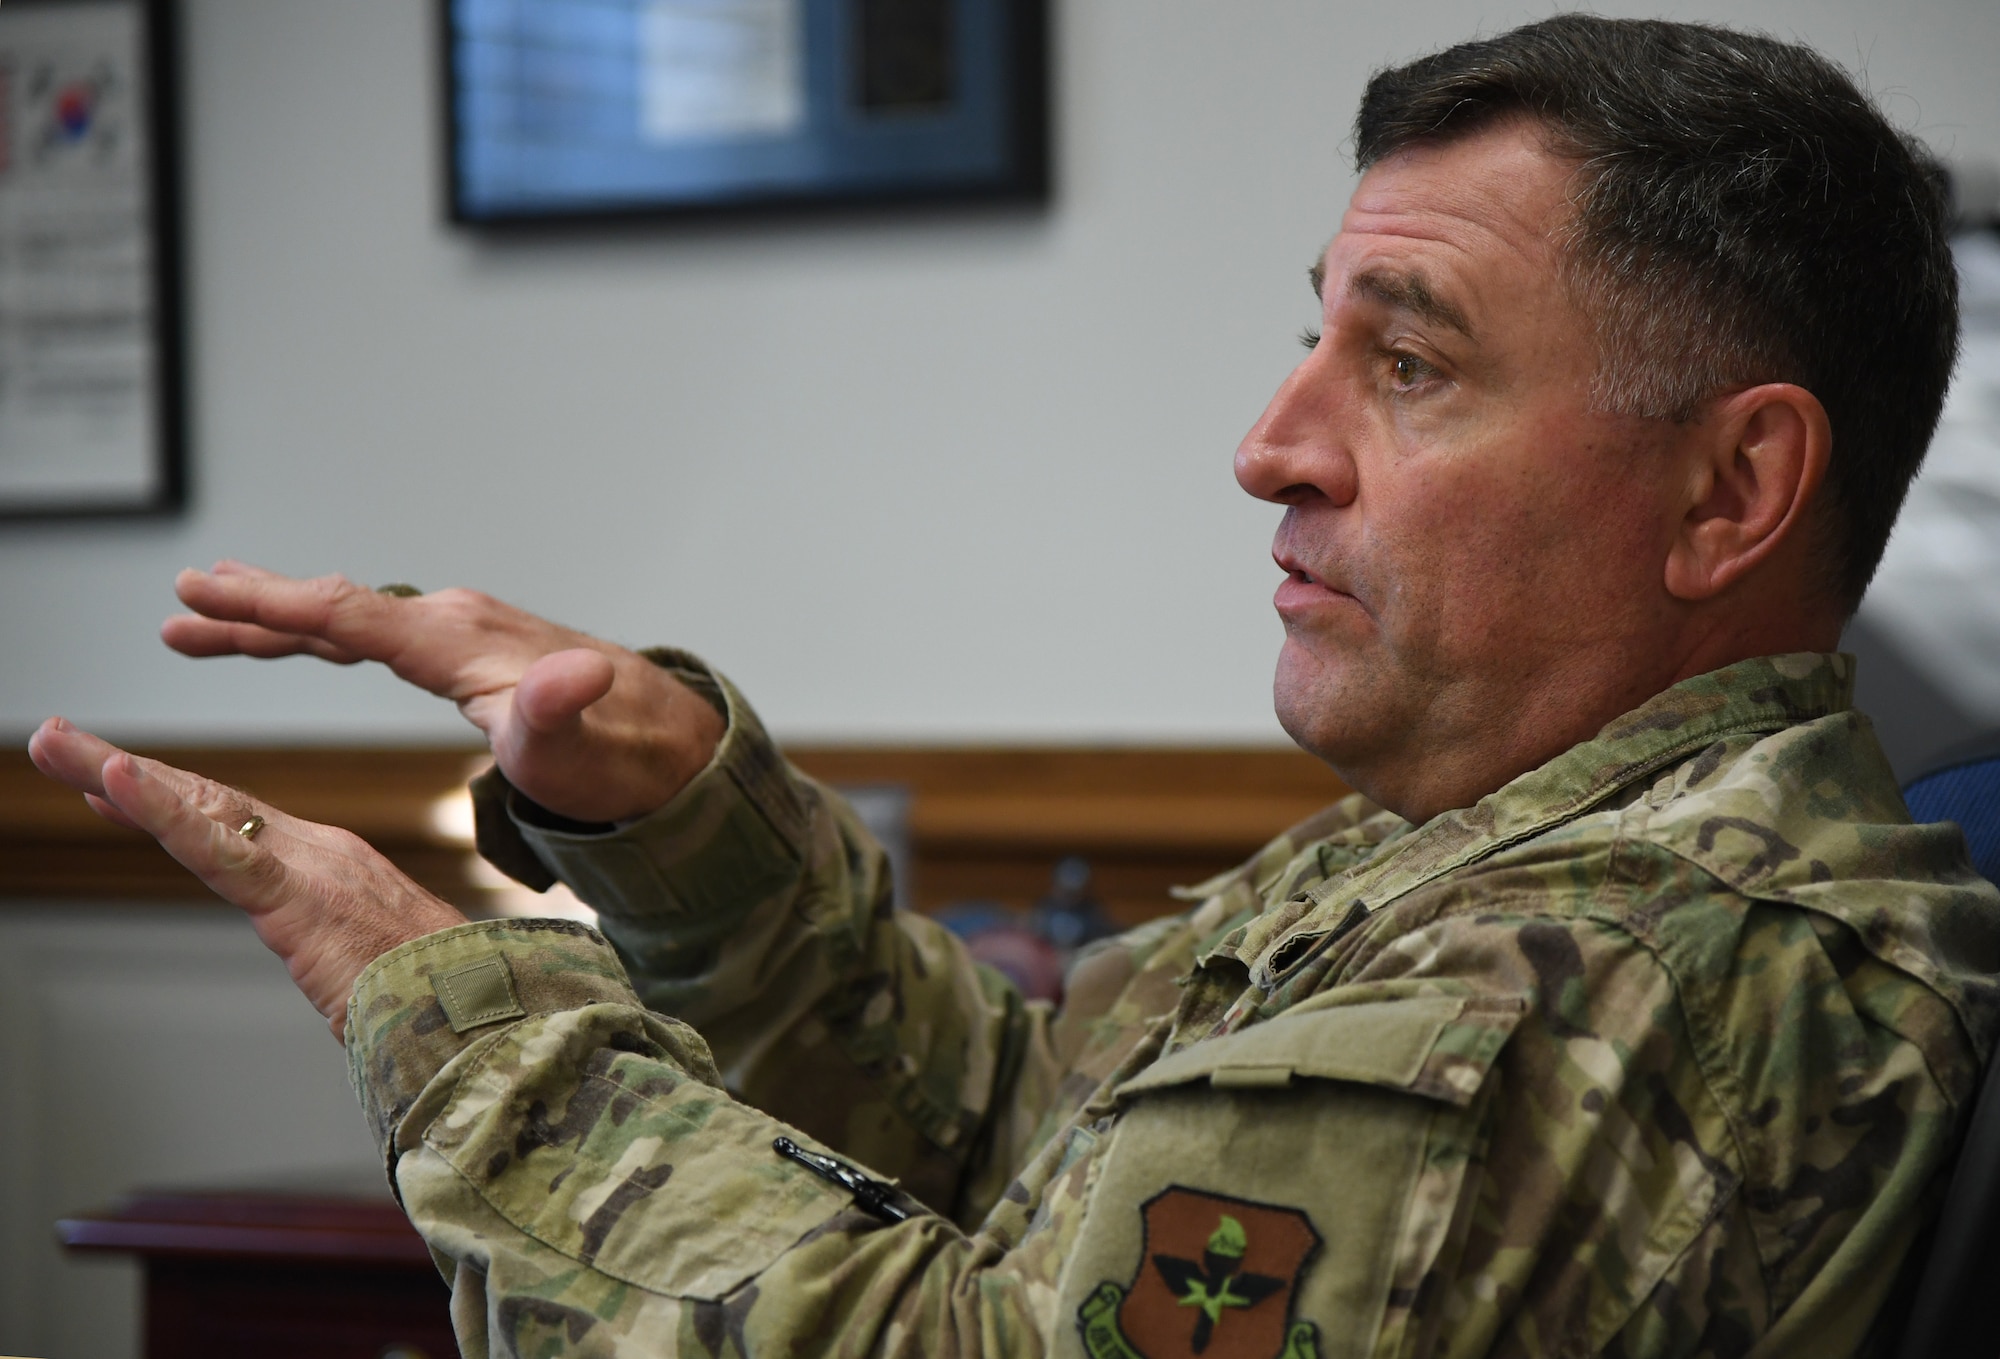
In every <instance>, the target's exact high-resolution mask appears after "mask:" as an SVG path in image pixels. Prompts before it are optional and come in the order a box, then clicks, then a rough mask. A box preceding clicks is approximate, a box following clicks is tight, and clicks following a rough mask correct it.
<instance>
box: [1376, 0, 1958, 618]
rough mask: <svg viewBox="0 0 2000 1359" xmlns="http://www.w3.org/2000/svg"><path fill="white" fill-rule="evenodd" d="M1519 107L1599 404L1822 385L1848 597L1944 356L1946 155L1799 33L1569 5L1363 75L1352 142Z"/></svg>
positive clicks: (1911, 473) (1881, 526) (1840, 592)
mask: <svg viewBox="0 0 2000 1359" xmlns="http://www.w3.org/2000/svg"><path fill="white" fill-rule="evenodd" d="M1523 115H1525V116H1528V117H1531V118H1533V119H1535V120H1536V121H1537V122H1539V123H1540V124H1541V125H1542V126H1543V128H1544V129H1546V132H1547V135H1548V137H1549V147H1550V150H1551V151H1553V152H1554V153H1556V154H1558V155H1561V156H1564V157H1565V158H1568V159H1571V160H1574V161H1575V162H1576V163H1577V166H1578V174H1577V178H1576V181H1575V195H1576V203H1577V217H1576V222H1575V225H1574V228H1573V230H1572V233H1571V236H1570V239H1569V240H1568V242H1567V250H1566V259H1567V261H1568V265H1569V269H1570V275H1571V279H1570V281H1571V285H1572V287H1573V289H1574V290H1575V292H1576V295H1577V296H1578V298H1579V299H1580V300H1581V301H1582V302H1583V303H1584V305H1585V306H1586V307H1587V308H1588V309H1589V310H1590V311H1591V312H1592V313H1593V314H1594V315H1595V317H1596V318H1597V325H1598V331H1599V343H1600V353H1601V358H1600V361H1599V368H1598V372H1597V375H1596V380H1595V393H1596V399H1597V401H1598V404H1599V405H1600V406H1601V407H1603V408H1604V409H1607V410H1610V411H1614V412H1618V413H1622V414H1631V415H1638V416H1644V417H1650V418H1656V419H1666V420H1675V421H1685V420H1690V419H1695V418H1698V417H1699V415H1700V413H1701V409H1702V407H1703V406H1704V405H1705V404H1706V403H1707V402H1708V401H1709V400H1710V399H1711V398H1713V397H1715V396H1718V395H1721V394H1723V393H1726V392H1729V391H1733V390H1741V389H1742V388H1744V387H1747V386H1751V385H1755V384H1757V383H1762V382H1792V383H1796V384H1798V385H1799V386H1801V387H1804V388H1805V389H1806V390H1807V391H1810V392H1811V393H1812V394H1813V395H1814V396H1816V397H1817V398H1819V401H1820V403H1821V404H1822V405H1823V406H1824V407H1825V408H1826V412H1827V417H1828V420H1829V422H1830V423H1831V425H1832V428H1833V452H1832V458H1831V464H1830V466H1829V469H1828V472H1827V481H1826V487H1825V489H1826V492H1827V494H1826V497H1825V501H1824V503H1825V505H1826V510H1827V513H1826V514H1825V516H1824V517H1823V519H1822V522H1821V523H1820V524H1818V525H1816V526H1815V527H1816V529H1817V531H1818V546H1819V548H1820V551H1821V556H1822V560H1823V562H1824V566H1825V581H1826V586H1827V588H1828V590H1829V591H1830V592H1831V593H1832V594H1833V596H1834V598H1836V599H1837V600H1838V601H1839V602H1840V603H1841V604H1842V606H1843V607H1844V608H1846V609H1847V610H1849V611H1851V610H1852V609H1853V608H1854V607H1855V606H1856V605H1857V604H1859V602H1860V600H1861V596H1862V593H1863V592H1864V591H1865V590H1866V589H1867V587H1868V582H1869V580H1870V578H1871V577H1872V576H1873V575H1874V573H1875V567H1876V565H1877V563H1879V562H1880V560H1881V557H1882V550H1883V548H1884V547H1885V546H1886V545H1887V543H1888V540H1889V532H1890V530H1891V528H1893V527H1894V525H1895V520H1896V514H1897V512H1898V510H1900V509H1901V507H1902V503H1903V498H1904V495H1905V493H1906V492H1907V491H1908V489H1909V485H1910V482H1911V480H1912V479H1913V478H1914V477H1915V476H1916V473H1917V468H1918V466H1919V465H1920V464H1921V463H1922V461H1923V457H1924V452H1925V450H1926V449H1927V448H1928V447H1929V446H1930V441H1931V436H1932V434H1933V433H1934V432H1935V430H1936V427H1937V420H1938V414H1939V412H1940V410H1941V409H1942V408H1943V404H1944V394H1945V389H1946V387H1947V386H1948V385H1949V383H1950V380H1951V371H1952V366H1953V364H1954V362H1955V360H1956V358H1957V353H1958V277H1957V273H1956V271H1955V269H1954V267H1953V263H1952V256H1951V249H1950V241H1949V220H1950V219H1949V206H1948V198H1949V195H1948V192H1947V186H1946V179H1945V175H1944V172H1943V170H1942V169H1941V167H1940V166H1939V165H1938V163H1937V161H1936V160H1935V159H1934V158H1933V157H1932V156H1931V154H1930V153H1929V152H1928V151H1927V150H1925V148H1924V147H1923V146H1922V145H1921V144H1920V143H1918V142H1917V141H1916V140H1915V139H1914V138H1912V137H1909V136H1906V135H1904V134H1903V133H1901V132H1899V131H1897V130H1896V129H1895V128H1894V127H1893V126H1891V125H1890V123H1889V121H1888V120H1887V119H1886V118H1885V117H1883V115H1882V112H1881V110H1880V109H1878V108H1877V107H1876V105H1875V104H1874V102H1873V101H1872V100H1870V99H1869V97H1868V96H1867V95H1866V94H1864V93H1863V92H1862V91H1861V90H1860V89H1859V88H1858V87H1857V86H1856V85H1855V83H1854V82H1853V81H1852V80H1851V79H1849V77H1848V76H1847V74H1846V72H1844V71H1842V70H1841V69H1840V68H1839V67H1838V66H1836V65H1834V64H1833V63H1832V62H1830V61H1828V60H1827V59H1826V58H1824V57H1822V56H1820V55H1819V54H1818V53H1816V52H1813V51H1812V50H1811V49H1809V48H1806V47H1802V46H1799V45H1797V44H1795V43H1786V42H1780V41H1777V40H1776V39H1773V38H1769V37H1764V36H1761V35H1757V34H1750V33H1737V32H1732V31H1730V30H1727V29H1722V28H1715V27H1710V26H1708V25H1702V24H1686V23H1669V22H1664V21H1659V20H1634V19H1604V18H1598V17H1596V16H1593V15H1583V14H1565V15H1560V16H1558V17H1555V18H1551V19H1546V20H1543V21H1542V22H1539V23H1534V24H1529V25H1527V26H1525V27H1522V28H1517V29H1513V30H1512V31H1510V32H1507V33H1503V34H1501V35H1499V36H1498V37H1493V38H1487V39H1482V40H1479V41H1475V42H1467V43H1461V44H1459V45H1458V46H1456V47H1452V48H1448V49H1447V50H1445V51H1442V52H1438V53H1436V54H1434V55H1431V56H1427V57H1423V58H1420V59H1418V60H1416V61H1413V62H1410V63H1409V64H1408V65H1405V66H1400V67H1396V68H1394V69H1392V70H1385V71H1381V72H1378V73H1377V74H1376V75H1375V77H1374V78H1373V79H1372V80H1370V82H1369V84H1368V89H1367V92H1366V94H1364V95H1363V97H1362V101H1361V109H1360V112H1359V114H1358V115H1357V117H1356V119H1355V158H1356V161H1357V162H1358V164H1359V166H1360V167H1361V168H1362V169H1366V168H1367V167H1368V166H1369V165H1372V164H1373V163H1375V162H1376V161H1378V160H1380V159H1382V158H1383V157H1385V156H1388V155H1391V154H1393V153H1394V152H1396V151H1397V150H1399V149H1401V148H1403V147H1406V146H1410V145H1412V144H1414V143H1420V142H1436V141H1442V140H1447V139H1450V138H1453V137H1456V136H1460V135H1463V134H1465V133H1468V132H1471V131H1474V130H1475V129H1478V128H1481V127H1484V126H1487V125H1490V124H1492V123H1494V122H1496V121H1498V120H1501V119H1504V118H1508V117H1519V116H1523Z"/></svg>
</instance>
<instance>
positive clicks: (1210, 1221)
mask: <svg viewBox="0 0 2000 1359" xmlns="http://www.w3.org/2000/svg"><path fill="white" fill-rule="evenodd" d="M1139 1211H1140V1215H1141V1221H1142V1225H1143V1228H1144V1238H1143V1244H1142V1245H1141V1247H1140V1251H1139V1273H1138V1275H1137V1277H1135V1278H1134V1279H1133V1280H1132V1284H1131V1287H1129V1288H1122V1287H1120V1286H1119V1285H1117V1284H1115V1283H1112V1282H1110V1281H1109V1280H1106V1281H1105V1282H1104V1283H1101V1284H1099V1285H1098V1286H1097V1288H1096V1290H1095V1291H1094V1292H1093V1293H1091V1295H1090V1296H1089V1297H1088V1298H1086V1299H1084V1302H1083V1306H1081V1307H1080V1308H1078V1309H1077V1324H1078V1326H1079V1327H1080V1328H1081V1329H1082V1332H1083V1347H1084V1349H1085V1350H1087V1351H1088V1352H1089V1353H1090V1355H1091V1356H1092V1359H1196V1356H1199V1357H1200V1359H1319V1329H1318V1328H1317V1327H1316V1326H1314V1325H1313V1324H1312V1323H1311V1322H1310V1321H1300V1322H1293V1321H1292V1320H1291V1314H1292V1297H1293V1294H1294V1293H1295V1292H1296V1291H1297V1288H1298V1282H1299V1276H1300V1275H1301V1274H1302V1273H1303V1272H1304V1271H1305V1266H1306V1261H1307V1260H1309V1259H1310V1258H1311V1257H1312V1253H1313V1252H1314V1251H1315V1250H1317V1249H1319V1242H1320V1236H1319V1233H1318V1232H1317V1231H1315V1230H1314V1229H1313V1225H1312V1222H1311V1220H1310V1219H1308V1218H1307V1217H1306V1215H1305V1214H1304V1213H1302V1212H1300V1211H1299V1210H1298V1209H1296V1208H1280V1207H1277V1206H1275V1205H1273V1204H1268V1203H1252V1202H1250V1201H1249V1200H1248V1199H1238V1198H1231V1197H1229V1196H1228V1195H1225V1194H1206V1193H1203V1192H1202V1191H1200V1190H1198V1189H1183V1188H1181V1187H1180V1186H1179V1185H1174V1186H1172V1187H1170V1188H1168V1189H1165V1190H1163V1191H1161V1192H1160V1193H1158V1194H1155V1195H1154V1196H1153V1197H1152V1198H1150V1199H1147V1200H1146V1202H1145V1203H1144V1204H1143V1205H1142V1206H1141V1207H1140V1210H1139Z"/></svg>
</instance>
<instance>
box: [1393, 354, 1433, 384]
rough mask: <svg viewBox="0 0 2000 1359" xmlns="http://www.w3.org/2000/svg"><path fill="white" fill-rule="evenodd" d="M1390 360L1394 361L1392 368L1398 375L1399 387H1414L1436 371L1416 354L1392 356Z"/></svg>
mask: <svg viewBox="0 0 2000 1359" xmlns="http://www.w3.org/2000/svg"><path fill="white" fill-rule="evenodd" d="M1390 359H1391V361H1392V362H1391V364H1390V368H1391V371H1393V372H1394V373H1395V375H1396V385H1397V386H1399V387H1414V386H1416V385H1417V384H1418V383H1419V382H1422V381H1423V380H1424V379H1425V378H1427V377H1429V376H1430V375H1431V373H1432V372H1433V371H1435V370H1433V369H1432V367H1431V366H1430V365H1429V364H1428V363H1425V362H1424V361H1423V360H1422V359H1420V358H1418V357H1417V356H1416V355H1415V354H1392V355H1390Z"/></svg>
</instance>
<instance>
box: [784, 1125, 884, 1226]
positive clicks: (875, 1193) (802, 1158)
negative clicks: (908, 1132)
mask: <svg viewBox="0 0 2000 1359" xmlns="http://www.w3.org/2000/svg"><path fill="white" fill-rule="evenodd" d="M771 1150H772V1151H775V1152H777V1153H778V1155H780V1156H782V1157H784V1158H785V1159H786V1160H788V1161H797V1162H798V1163H799V1164H800V1165H802V1166H804V1167H805V1168H806V1169H807V1170H810V1171H811V1172H812V1173H813V1174H815V1175H817V1176H819V1177H820V1178H821V1179H823V1180H828V1181H831V1182H832V1183H834V1184H837V1185H839V1186H840V1187H841V1188H842V1189H845V1190H846V1191H847V1192H848V1193H850V1194H852V1195H853V1196H854V1206H855V1207H857V1208H859V1209H860V1210H861V1211H862V1212H864V1213H867V1214H868V1215H869V1216H871V1217H879V1218H881V1219H882V1220H883V1221H884V1222H903V1221H907V1220H908V1218H909V1216H910V1212H909V1210H908V1209H907V1208H904V1207H903V1206H902V1205H901V1204H899V1203H897V1202H896V1201H895V1194H896V1187H895V1186H894V1185H892V1184H886V1183H884V1182H883V1181H881V1180H871V1179H869V1178H868V1177H867V1176H866V1175H863V1174H862V1173H861V1172H860V1171H858V1170H856V1169H855V1168H854V1167H853V1166H851V1165H848V1164H846V1163H845V1162H843V1161H836V1160H834V1159H833V1157H831V1156H821V1155H820V1154H819V1153H818V1152H816V1151H807V1150H806V1149H805V1148H804V1147H802V1146H800V1145H799V1144H798V1143H796V1142H794V1141H793V1140H792V1139H791V1138H789V1137H780V1138H778V1139H777V1140H776V1141H775V1142H773V1143H771Z"/></svg>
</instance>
